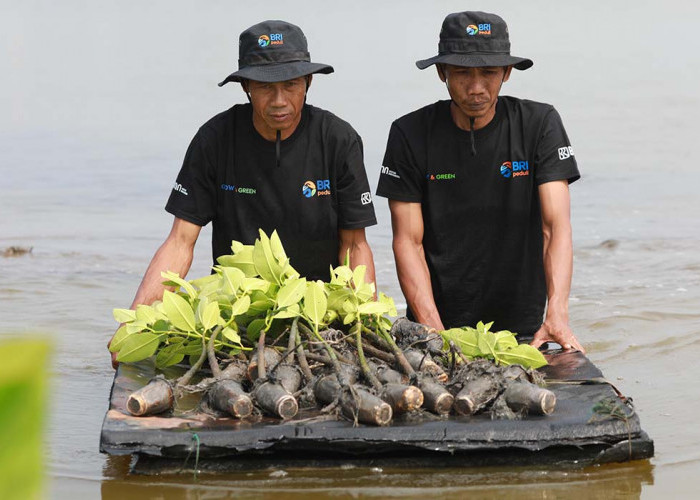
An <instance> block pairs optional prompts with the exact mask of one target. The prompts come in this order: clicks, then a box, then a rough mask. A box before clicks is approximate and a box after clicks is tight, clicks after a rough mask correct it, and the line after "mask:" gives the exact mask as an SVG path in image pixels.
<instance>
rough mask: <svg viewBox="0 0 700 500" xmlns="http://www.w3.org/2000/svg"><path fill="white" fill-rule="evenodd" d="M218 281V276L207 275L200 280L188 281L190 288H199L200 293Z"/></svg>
mask: <svg viewBox="0 0 700 500" xmlns="http://www.w3.org/2000/svg"><path fill="white" fill-rule="evenodd" d="M220 279H221V278H220V277H219V275H218V274H208V275H206V276H203V277H201V278H197V279H194V280H190V283H191V284H192V286H194V287H197V288H199V289H200V291H201V290H202V289H203V288H205V287H208V286H211V284H212V283H218V281H219V280H220Z"/></svg>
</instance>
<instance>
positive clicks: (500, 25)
mask: <svg viewBox="0 0 700 500" xmlns="http://www.w3.org/2000/svg"><path fill="white" fill-rule="evenodd" d="M436 63H446V64H453V65H455V66H466V67H471V68H478V67H484V66H510V65H513V66H514V67H515V68H516V69H527V68H529V67H530V66H532V64H533V62H532V61H531V60H530V59H525V58H523V57H514V56H511V55H510V40H509V39H508V26H507V25H506V22H505V21H504V20H503V19H501V18H500V17H499V16H497V15H496V14H489V13H488V12H457V13H455V14H450V15H448V16H447V17H446V18H445V20H444V21H443V22H442V29H441V30H440V42H439V43H438V55H436V56H435V57H431V58H430V59H423V60H422V61H416V66H418V68H419V69H425V68H427V67H428V66H431V65H433V64H436Z"/></svg>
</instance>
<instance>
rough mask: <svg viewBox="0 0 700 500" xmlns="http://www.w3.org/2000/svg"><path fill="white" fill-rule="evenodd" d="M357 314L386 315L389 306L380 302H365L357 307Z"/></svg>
mask: <svg viewBox="0 0 700 500" xmlns="http://www.w3.org/2000/svg"><path fill="white" fill-rule="evenodd" d="M357 312H358V313H360V314H364V315H373V314H386V313H387V312H389V305H388V304H382V303H381V302H365V303H364V304H360V305H359V306H358V307H357Z"/></svg>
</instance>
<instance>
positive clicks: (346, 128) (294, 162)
mask: <svg viewBox="0 0 700 500" xmlns="http://www.w3.org/2000/svg"><path fill="white" fill-rule="evenodd" d="M280 153H281V154H280V160H281V161H280V166H279V167H277V162H276V153H275V143H274V142H271V141H267V140H265V139H264V138H263V137H262V136H261V135H260V134H258V133H257V131H256V130H255V128H254V127H253V118H252V107H251V105H250V104H242V105H236V106H233V107H232V108H230V109H228V110H227V111H224V112H223V113H220V114H218V115H217V116H215V117H214V118H212V119H211V120H209V121H208V122H207V123H205V124H204V125H203V126H202V127H201V128H200V129H199V131H198V132H197V134H196V135H195V136H194V138H193V139H192V142H191V144H190V146H189V148H188V150H187V153H186V155H185V160H184V163H183V166H182V169H181V170H180V173H179V175H178V177H177V181H176V183H175V186H174V187H173V191H172V193H171V194H170V198H169V199H168V203H167V205H166V207H165V209H166V210H167V211H168V212H170V213H171V214H173V215H174V216H176V217H179V218H181V219H184V220H186V221H189V222H192V223H194V224H197V225H200V226H204V225H206V224H207V223H208V222H209V221H212V222H213V235H212V252H213V256H214V260H216V258H217V257H219V256H220V255H225V254H230V253H231V240H238V241H241V242H242V243H244V244H252V243H253V242H254V241H255V239H256V238H257V237H258V228H262V229H263V230H264V231H265V232H266V233H268V234H270V233H271V232H272V231H273V230H275V229H276V230H277V232H278V234H279V236H280V239H281V240H282V243H283V245H284V248H285V250H286V252H287V255H288V256H289V258H290V262H291V264H292V266H294V268H295V269H296V270H297V271H299V273H300V274H301V275H302V276H306V277H307V278H310V279H323V280H328V278H329V265H333V266H336V265H338V230H339V229H359V228H363V227H367V226H371V225H373V224H376V218H375V215H374V206H373V204H372V200H371V196H370V192H369V183H368V181H367V174H366V172H365V168H364V163H363V153H362V141H361V139H360V136H359V135H357V132H355V130H353V128H352V127H351V126H350V125H349V124H348V123H346V122H344V121H343V120H341V119H340V118H338V117H336V116H335V115H333V114H332V113H329V112H328V111H324V110H322V109H319V108H315V107H313V106H310V105H305V106H304V109H303V111H302V118H301V121H300V123H299V125H298V127H297V129H296V130H295V131H294V133H293V134H292V135H291V136H290V137H288V138H287V139H286V140H284V141H282V144H281V151H280Z"/></svg>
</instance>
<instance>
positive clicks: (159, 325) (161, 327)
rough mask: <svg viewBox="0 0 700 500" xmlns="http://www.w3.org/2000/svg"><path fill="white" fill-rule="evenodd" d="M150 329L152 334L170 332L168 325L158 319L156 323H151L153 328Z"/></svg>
mask: <svg viewBox="0 0 700 500" xmlns="http://www.w3.org/2000/svg"><path fill="white" fill-rule="evenodd" d="M151 328H153V331H154V332H162V333H164V332H168V331H170V323H168V322H167V321H166V320H164V319H159V320H158V321H156V322H155V323H153V326H152V327H151Z"/></svg>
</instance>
